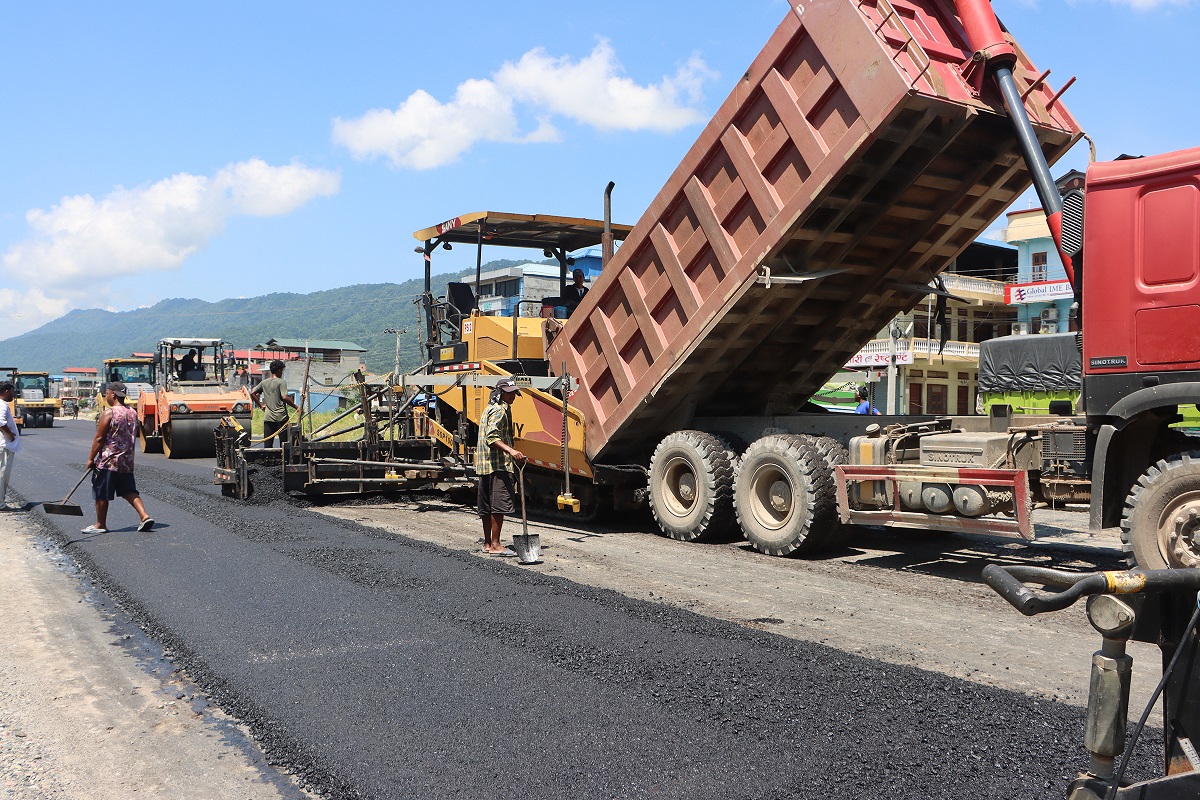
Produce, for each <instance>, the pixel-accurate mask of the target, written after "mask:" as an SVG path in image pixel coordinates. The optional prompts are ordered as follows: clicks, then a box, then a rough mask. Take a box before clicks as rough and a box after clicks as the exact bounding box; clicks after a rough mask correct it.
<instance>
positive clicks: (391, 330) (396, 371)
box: [384, 328, 408, 381]
mask: <svg viewBox="0 0 1200 800" xmlns="http://www.w3.org/2000/svg"><path fill="white" fill-rule="evenodd" d="M384 333H392V334H395V335H396V361H395V363H394V365H393V366H392V380H393V381H394V380H395V379H396V378H397V377H399V375H400V337H401V336H402V335H404V334H406V333H408V328H388V329H387V330H385V331H384Z"/></svg>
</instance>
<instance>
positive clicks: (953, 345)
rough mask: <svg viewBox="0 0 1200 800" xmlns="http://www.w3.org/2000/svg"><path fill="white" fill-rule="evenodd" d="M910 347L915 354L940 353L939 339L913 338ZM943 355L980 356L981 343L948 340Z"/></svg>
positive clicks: (928, 354)
mask: <svg viewBox="0 0 1200 800" xmlns="http://www.w3.org/2000/svg"><path fill="white" fill-rule="evenodd" d="M910 349H911V350H912V353H913V355H914V356H936V355H938V341H937V339H912V340H911V344H910ZM942 355H946V356H958V357H960V358H979V345H977V344H975V343H974V342H946V347H945V348H944V349H943V350H942Z"/></svg>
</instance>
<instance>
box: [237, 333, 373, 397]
mask: <svg viewBox="0 0 1200 800" xmlns="http://www.w3.org/2000/svg"><path fill="white" fill-rule="evenodd" d="M366 352H367V349H366V348H365V347H360V346H358V345H357V344H354V343H353V342H342V341H337V340H332V339H268V340H267V341H266V342H265V343H263V344H260V345H257V346H255V347H254V348H252V349H251V350H250V355H251V357H252V360H251V366H252V367H254V368H256V369H255V371H254V372H252V382H251V384H250V386H251V388H253V387H254V386H255V385H257V383H258V381H259V380H261V379H262V377H263V376H264V375H266V373H267V370H268V369H269V366H268V365H269V364H270V362H271V361H272V360H274V359H276V358H278V359H279V360H280V361H282V362H283V363H284V368H283V379H284V380H285V381H287V384H288V387H289V388H290V389H293V390H295V391H296V392H299V390H300V389H302V388H303V386H304V373H305V369H306V363H305V356H306V354H307V356H308V359H309V362H310V363H308V364H307V370H308V391H309V397H310V407H311V410H313V411H332V410H335V409H336V408H337V407H338V405H339V404H340V402H341V398H342V396H343V395H342V389H343V388H344V387H345V386H346V385H347V384H348V383H350V380H349V376H350V375H352V374H354V373H355V372H356V371H358V369H359V368H360V367H362V365H363V364H362V356H363V353H366ZM268 356H269V357H268Z"/></svg>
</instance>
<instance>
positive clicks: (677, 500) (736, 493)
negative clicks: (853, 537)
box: [649, 431, 846, 556]
mask: <svg viewBox="0 0 1200 800" xmlns="http://www.w3.org/2000/svg"><path fill="white" fill-rule="evenodd" d="M743 449H744V452H742V453H741V454H740V457H739V451H742V450H743ZM845 460H846V453H845V450H844V449H843V448H842V447H841V445H840V444H838V443H837V442H836V441H834V440H833V439H828V438H824V437H821V438H818V437H811V436H802V435H794V434H782V435H771V436H764V437H763V438H761V439H758V440H757V441H755V442H754V443H753V444H751V445H750V446H749V447H748V448H743V446H742V445H741V442H740V441H739V440H738V439H737V437H735V436H731V435H729V434H713V433H706V432H702V431H678V432H675V433H672V434H670V435H668V436H667V437H666V438H664V439H663V440H662V442H660V443H659V446H658V447H657V448H656V449H655V451H654V455H653V457H652V458H651V461H650V481H649V482H650V487H649V488H650V508H651V510H652V511H653V513H654V518H655V520H656V521H657V522H658V524H659V527H660V528H661V529H662V530H663V532H664V533H665V534H666V535H668V536H671V537H672V538H675V539H680V540H683V541H704V540H712V539H717V538H721V537H727V536H730V535H733V534H736V533H737V531H738V529H740V531H741V533H742V534H743V535H744V536H745V537H746V540H747V541H748V542H749V543H750V544H751V546H753V547H754V548H755V549H756V550H758V551H760V552H762V553H767V554H769V555H779V556H782V555H790V554H807V553H812V552H815V551H817V550H820V549H822V548H824V547H828V546H830V545H832V544H834V543H835V542H836V541H838V539H839V533H840V532H841V527H840V525H839V524H838V518H837V503H836V492H835V484H834V479H833V468H834V467H835V466H836V465H837V464H840V463H845Z"/></svg>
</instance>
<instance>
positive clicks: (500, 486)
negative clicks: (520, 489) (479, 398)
mask: <svg viewBox="0 0 1200 800" xmlns="http://www.w3.org/2000/svg"><path fill="white" fill-rule="evenodd" d="M520 393H521V388H520V387H519V386H517V382H516V381H514V380H513V379H512V378H501V379H500V381H499V382H497V383H496V391H494V392H493V393H492V401H491V402H490V403H488V406H487V408H486V409H484V411H483V417H482V418H481V419H480V420H479V439H478V441H477V443H476V446H475V472H476V474H478V475H479V516H480V517H481V518H482V520H483V551H484V552H485V553H489V554H491V555H496V556H515V555H516V552H514V551H513V550H512V548H509V547H503V546H502V545H501V544H500V529H501V527H502V526H503V525H504V515H505V514H512V513H513V512H514V510H515V509H514V505H513V495H514V494H515V488H514V487H515V483H516V482H515V475H514V473H515V472H516V464H517V463H523V462H524V461H525V454H524V453H522V452H521V451H520V450H518V449H517V448H516V447H514V446H513V421H512V402H513V400H516V399H517V395H519V394H520Z"/></svg>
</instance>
